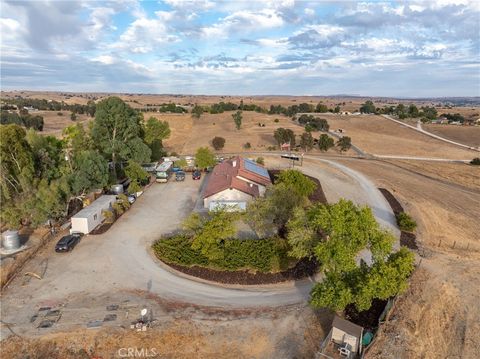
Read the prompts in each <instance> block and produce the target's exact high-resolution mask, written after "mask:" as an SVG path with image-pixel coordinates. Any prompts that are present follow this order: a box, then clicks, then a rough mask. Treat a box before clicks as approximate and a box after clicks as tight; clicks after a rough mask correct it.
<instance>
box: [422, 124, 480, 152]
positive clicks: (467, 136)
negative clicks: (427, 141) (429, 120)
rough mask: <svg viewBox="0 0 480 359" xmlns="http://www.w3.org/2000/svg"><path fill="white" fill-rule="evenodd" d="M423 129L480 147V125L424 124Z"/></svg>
mask: <svg viewBox="0 0 480 359" xmlns="http://www.w3.org/2000/svg"><path fill="white" fill-rule="evenodd" d="M422 127H423V129H424V130H426V131H428V132H431V133H433V134H435V135H438V136H442V137H445V138H448V139H449V140H452V141H457V142H460V143H464V144H466V145H469V146H474V147H480V126H455V125H436V124H426V125H422Z"/></svg>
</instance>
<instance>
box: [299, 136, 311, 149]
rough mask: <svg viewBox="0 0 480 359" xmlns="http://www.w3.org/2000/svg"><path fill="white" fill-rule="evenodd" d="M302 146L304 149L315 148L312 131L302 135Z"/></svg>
mask: <svg viewBox="0 0 480 359" xmlns="http://www.w3.org/2000/svg"><path fill="white" fill-rule="evenodd" d="M300 147H302V149H303V150H304V151H309V150H311V149H312V148H313V136H312V134H311V133H310V132H304V133H302V135H301V136H300Z"/></svg>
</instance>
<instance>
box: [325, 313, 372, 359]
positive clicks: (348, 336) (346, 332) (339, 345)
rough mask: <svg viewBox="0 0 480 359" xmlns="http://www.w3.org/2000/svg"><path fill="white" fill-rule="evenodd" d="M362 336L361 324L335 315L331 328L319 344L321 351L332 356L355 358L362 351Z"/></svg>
mask: <svg viewBox="0 0 480 359" xmlns="http://www.w3.org/2000/svg"><path fill="white" fill-rule="evenodd" d="M362 337H363V328H362V327H361V326H359V325H357V324H355V323H352V322H350V321H348V320H346V319H343V318H340V317H338V316H335V318H334V319H333V323H332V329H331V330H330V333H328V336H327V338H325V340H324V342H323V343H322V345H321V352H322V353H323V354H325V355H326V356H328V357H332V358H336V357H343V358H347V359H351V358H355V357H357V355H360V354H361V352H362Z"/></svg>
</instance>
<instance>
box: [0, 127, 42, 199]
mask: <svg viewBox="0 0 480 359" xmlns="http://www.w3.org/2000/svg"><path fill="white" fill-rule="evenodd" d="M0 138H1V141H0V166H1V173H0V176H1V177H0V178H1V188H2V197H3V198H4V199H12V198H13V197H14V196H15V194H19V193H21V192H23V191H24V190H26V189H29V188H30V185H31V183H32V181H33V178H34V175H35V163H34V156H33V151H32V148H31V147H30V145H29V144H28V142H27V140H26V132H25V130H24V129H23V128H21V127H20V126H18V125H1V126H0Z"/></svg>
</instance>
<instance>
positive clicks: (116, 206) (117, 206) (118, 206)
mask: <svg viewBox="0 0 480 359" xmlns="http://www.w3.org/2000/svg"><path fill="white" fill-rule="evenodd" d="M112 208H113V210H114V211H115V213H116V214H117V216H121V215H122V214H123V213H124V212H125V209H124V208H123V206H122V205H121V204H120V203H119V202H115V203H114V204H112Z"/></svg>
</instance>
